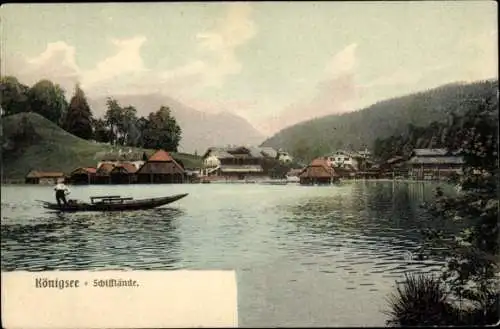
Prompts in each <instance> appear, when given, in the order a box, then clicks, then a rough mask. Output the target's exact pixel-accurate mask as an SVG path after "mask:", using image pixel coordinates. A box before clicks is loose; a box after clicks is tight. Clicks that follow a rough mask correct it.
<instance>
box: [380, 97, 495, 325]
mask: <svg viewBox="0 0 500 329" xmlns="http://www.w3.org/2000/svg"><path fill="white" fill-rule="evenodd" d="M462 128H463V132H464V135H463V136H462V140H461V145H458V146H455V147H452V146H450V149H451V150H453V151H457V152H460V153H461V154H462V155H463V156H464V158H465V161H466V167H465V168H464V175H463V177H462V178H461V182H460V184H461V187H462V192H461V193H460V194H459V195H456V196H453V197H447V196H444V195H442V194H441V193H439V191H438V194H437V197H436V199H435V201H434V202H433V203H431V204H429V205H427V206H426V208H427V209H428V211H429V212H430V213H431V214H433V217H435V218H438V219H439V220H442V221H451V220H455V221H456V220H464V221H465V220H466V221H467V222H470V223H472V224H471V225H470V227H467V228H465V229H464V230H463V231H462V232H461V234H459V235H458V236H456V237H454V239H451V240H450V239H445V238H444V237H443V236H442V234H441V232H439V231H427V232H424V233H425V234H426V236H427V239H426V240H425V241H424V242H423V250H424V251H426V252H430V253H432V252H433V250H437V248H435V247H438V249H439V253H440V254H441V255H442V254H445V256H446V257H447V264H446V267H445V268H444V270H443V272H442V273H443V274H442V277H441V278H440V279H441V280H442V285H439V286H438V285H436V284H435V282H434V281H433V279H432V278H429V277H421V278H419V279H418V280H416V279H414V278H408V277H407V278H406V280H405V281H404V283H403V288H401V289H400V290H398V294H396V295H395V296H393V298H392V299H391V302H390V304H389V308H390V309H391V311H390V312H389V314H390V315H391V319H390V320H389V322H390V323H391V324H396V325H411V324H413V325H420V324H430V325H439V324H446V325H457V324H459V325H473V324H474V325H478V324H479V325H481V324H482V325H485V324H494V323H497V322H498V320H499V308H498V307H499V299H500V298H499V296H500V294H499V280H498V279H499V277H498V273H499V268H498V256H499V255H498V251H499V225H498V224H499V223H498V178H499V176H498V99H497V98H488V99H484V100H483V101H482V102H480V103H476V105H475V106H473V107H472V108H471V109H470V110H469V111H468V112H467V113H466V115H465V120H464V122H463V124H462ZM428 287H432V289H433V290H432V291H433V292H432V294H433V296H435V295H436V294H441V295H442V296H443V297H444V296H445V294H444V293H443V290H442V289H445V290H444V291H445V292H446V296H449V297H450V298H449V299H448V300H449V301H448V302H447V303H448V304H446V305H448V307H446V308H443V309H442V310H441V311H440V312H438V313H436V312H434V311H432V310H430V309H428V308H422V307H421V303H423V302H424V301H423V299H422V296H427V295H426V294H429V291H430V289H431V288H428ZM426 298H428V297H426ZM451 300H452V301H451ZM433 301H434V300H433ZM416 305H419V306H416ZM427 317H428V318H432V319H434V321H435V323H428V322H425V323H421V322H420V321H425V320H424V319H425V318H427ZM411 321H413V322H411Z"/></svg>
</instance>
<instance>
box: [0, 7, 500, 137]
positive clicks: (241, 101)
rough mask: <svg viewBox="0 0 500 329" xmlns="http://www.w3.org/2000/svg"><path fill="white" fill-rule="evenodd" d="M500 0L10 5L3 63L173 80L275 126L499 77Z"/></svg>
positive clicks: (102, 86)
mask: <svg viewBox="0 0 500 329" xmlns="http://www.w3.org/2000/svg"><path fill="white" fill-rule="evenodd" d="M496 6H497V5H496V2H494V1H470V2H468V1H457V2H451V1H446V2H445V1H443V2H430V1H425V2H373V3H369V2H316V3H315V2H289V3H285V2H276V3H272V2H262V3H244V2H233V3H222V2H221V3H122V4H118V3H107V4H104V3H99V4H52V5H49V4H38V5H33V4H8V5H4V6H2V7H1V12H2V58H3V59H4V60H3V61H2V75H6V74H12V75H15V76H17V77H18V78H19V79H20V80H21V81H22V82H23V83H26V84H29V85H31V84H33V83H34V82H35V81H37V80H40V79H42V78H49V79H51V80H53V81H55V82H58V83H60V84H61V85H62V86H63V87H64V88H65V89H66V90H67V93H68V94H69V95H71V94H72V93H73V85H74V83H75V82H77V81H78V82H80V83H81V85H82V87H83V89H84V90H85V92H86V93H87V95H88V96H89V97H96V96H99V95H117V94H147V93H153V92H154V93H163V94H166V95H169V96H171V97H173V98H176V99H178V100H180V101H182V102H184V103H186V104H187V105H191V106H193V107H194V108H196V109H199V110H204V111H231V112H235V113H238V114H239V115H241V116H243V117H245V118H247V119H248V120H249V121H250V122H251V123H252V124H254V126H256V127H257V128H258V129H260V130H261V131H263V132H265V133H271V132H274V131H275V130H276V129H278V128H281V127H282V126H284V125H287V124H292V123H295V122H297V121H299V120H302V119H308V118H311V117H315V116H320V115H325V114H329V113H338V112H346V111H351V110H355V109H358V108H360V107H363V106H366V105H369V104H372V103H374V102H376V101H378V100H383V99H386V98H389V97H393V96H398V95H402V94H406V93H409V92H411V91H417V90H423V89H427V88H431V87H435V86H438V85H441V84H445V83H450V82H454V81H471V80H478V79H487V78H496V77H497V71H498V66H497V61H498V51H497V15H496V12H497V8H496Z"/></svg>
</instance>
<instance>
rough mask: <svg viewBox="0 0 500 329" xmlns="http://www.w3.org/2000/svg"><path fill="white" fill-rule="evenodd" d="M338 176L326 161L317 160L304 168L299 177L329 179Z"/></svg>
mask: <svg viewBox="0 0 500 329" xmlns="http://www.w3.org/2000/svg"><path fill="white" fill-rule="evenodd" d="M334 176H336V173H335V170H334V169H333V168H332V167H330V166H329V165H328V162H327V161H326V160H325V159H322V158H317V159H314V160H313V161H311V163H310V164H309V166H307V167H306V168H304V169H303V170H302V172H301V173H300V174H299V177H303V178H307V177H315V178H327V177H334Z"/></svg>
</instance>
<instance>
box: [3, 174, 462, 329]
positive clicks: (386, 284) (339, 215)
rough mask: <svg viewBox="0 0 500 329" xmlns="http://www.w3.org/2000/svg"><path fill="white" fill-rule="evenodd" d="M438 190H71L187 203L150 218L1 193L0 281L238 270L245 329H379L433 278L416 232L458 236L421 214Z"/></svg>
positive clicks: (40, 192)
mask: <svg viewBox="0 0 500 329" xmlns="http://www.w3.org/2000/svg"><path fill="white" fill-rule="evenodd" d="M436 186H437V184H435V183H429V182H426V183H421V182H419V183H416V182H410V183H404V182H382V181H372V182H368V181H366V182H363V181H358V182H348V183H343V184H342V185H340V186H322V187H312V186H308V187H305V186H299V185H287V186H273V185H254V184H246V185H234V184H231V185H229V184H183V185H130V186H74V187H72V188H71V190H72V193H71V198H74V199H86V200H88V198H89V197H90V196H92V195H102V194H119V195H122V196H132V197H135V198H142V197H155V196H163V195H170V194H177V193H189V196H188V197H186V198H184V199H182V200H179V201H177V202H175V203H174V204H171V205H169V206H166V207H164V208H159V209H156V210H149V211H139V212H129V213H80V214H65V215H60V214H56V213H46V212H45V211H44V210H43V209H42V208H41V207H40V205H39V204H38V203H37V202H36V201H35V200H37V199H41V200H49V201H50V200H53V191H52V188H51V187H50V186H3V187H2V194H1V195H2V223H1V237H2V239H1V248H2V257H1V261H2V271H12V270H30V271H41V270H75V269H80V270H82V269H109V270H111V269H151V270H169V269H234V270H236V273H237V280H238V303H239V306H238V309H239V325H240V326H244V327H264V326H267V327H269V326H271V327H272V326H281V327H283V326H384V325H385V320H386V316H385V314H384V313H383V311H384V310H386V309H387V303H386V298H387V296H388V294H389V293H391V292H393V291H394V287H395V282H396V280H400V279H401V278H402V277H403V275H404V273H405V272H408V271H424V272H429V271H438V270H439V269H440V265H441V263H442V260H440V259H426V260H416V259H415V258H413V257H412V252H413V251H415V249H416V247H417V246H418V243H419V239H420V235H419V229H421V228H424V227H444V229H445V230H447V231H448V232H450V233H453V232H455V231H456V230H457V229H458V228H457V227H453V226H449V225H445V223H443V222H439V221H436V220H432V219H430V218H429V217H428V216H427V215H426V214H425V212H424V211H423V210H422V209H420V207H419V205H420V204H421V203H422V202H424V201H429V200H431V199H432V198H433V197H434V194H433V189H434V188H435V187H436ZM445 188H447V187H445ZM445 226H449V227H445Z"/></svg>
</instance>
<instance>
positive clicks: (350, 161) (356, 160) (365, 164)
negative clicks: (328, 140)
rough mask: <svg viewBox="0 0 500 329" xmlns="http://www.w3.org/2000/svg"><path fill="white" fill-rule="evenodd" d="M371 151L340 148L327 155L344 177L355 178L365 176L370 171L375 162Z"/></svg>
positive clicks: (335, 168)
mask: <svg viewBox="0 0 500 329" xmlns="http://www.w3.org/2000/svg"><path fill="white" fill-rule="evenodd" d="M370 156H371V152H370V151H368V150H367V149H365V150H364V151H359V152H358V151H346V150H338V151H335V152H333V153H331V154H329V155H327V156H326V157H324V158H325V160H327V161H328V162H329V163H330V165H331V166H332V167H333V168H334V170H335V172H336V173H337V174H338V175H339V176H341V177H343V178H354V177H357V176H363V175H365V174H366V173H368V172H370V169H371V167H372V166H373V165H374V162H373V161H372V160H371V158H370Z"/></svg>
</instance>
